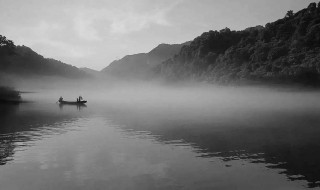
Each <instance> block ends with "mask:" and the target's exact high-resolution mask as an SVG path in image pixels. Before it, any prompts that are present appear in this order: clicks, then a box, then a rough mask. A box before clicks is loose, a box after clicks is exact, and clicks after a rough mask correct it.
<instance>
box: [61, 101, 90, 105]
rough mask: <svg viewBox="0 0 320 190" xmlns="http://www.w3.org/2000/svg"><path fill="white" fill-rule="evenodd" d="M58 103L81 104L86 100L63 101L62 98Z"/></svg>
mask: <svg viewBox="0 0 320 190" xmlns="http://www.w3.org/2000/svg"><path fill="white" fill-rule="evenodd" d="M59 103H60V104H68V105H83V104H85V103H87V101H86V100H81V101H74V102H72V101H64V100H59Z"/></svg>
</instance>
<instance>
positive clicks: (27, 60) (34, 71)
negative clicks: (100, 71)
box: [0, 35, 86, 78]
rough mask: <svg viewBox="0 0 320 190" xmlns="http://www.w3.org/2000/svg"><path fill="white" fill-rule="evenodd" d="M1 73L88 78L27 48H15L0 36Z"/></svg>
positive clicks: (76, 69)
mask: <svg viewBox="0 0 320 190" xmlns="http://www.w3.org/2000/svg"><path fill="white" fill-rule="evenodd" d="M0 73H7V74H17V75H22V76H31V75H40V76H62V77H67V78H79V77H84V76H86V74H85V72H83V71H81V70H79V69H78V68H77V67H73V66H71V65H68V64H65V63H62V62H61V61H57V60H54V59H48V58H44V57H43V56H41V55H39V54H37V53H36V52H34V51H33V50H31V49H30V48H28V47H26V46H15V45H14V43H13V42H12V41H10V40H7V39H6V37H5V36H1V35H0Z"/></svg>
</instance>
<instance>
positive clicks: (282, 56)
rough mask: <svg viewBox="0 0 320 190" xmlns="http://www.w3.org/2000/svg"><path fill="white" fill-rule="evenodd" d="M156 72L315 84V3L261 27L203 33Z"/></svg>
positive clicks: (319, 61)
mask: <svg viewBox="0 0 320 190" xmlns="http://www.w3.org/2000/svg"><path fill="white" fill-rule="evenodd" d="M157 72H158V73H160V74H161V75H162V76H164V77H166V78H168V79H173V80H177V79H187V78H189V79H190V78H191V79H196V80H202V81H209V82H221V83H228V82H234V81H248V80H259V81H273V82H275V81H279V82H280V81H281V82H302V83H307V84H317V83H319V74H320V3H319V4H318V5H317V4H316V3H311V4H310V5H309V6H308V8H306V9H303V10H301V11H299V12H297V13H293V11H288V13H287V14H286V15H285V17H284V18H282V19H280V20H277V21H275V22H273V23H268V24H266V26H265V27H263V26H257V27H252V28H247V29H245V30H243V31H231V30H230V29H228V28H226V29H223V30H220V31H209V32H205V33H203V34H202V35H201V36H199V37H197V38H195V39H194V40H193V41H192V42H191V44H190V45H188V46H184V47H183V48H182V49H181V51H180V53H179V54H178V55H176V56H175V57H173V58H172V59H169V60H167V61H165V62H164V63H162V64H161V65H160V66H159V67H158V68H157Z"/></svg>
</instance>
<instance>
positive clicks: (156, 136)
mask: <svg viewBox="0 0 320 190" xmlns="http://www.w3.org/2000/svg"><path fill="white" fill-rule="evenodd" d="M290 94H291V93H290V92H287V93H285V96H284V97H288V95H290ZM29 96H37V95H29ZM267 97H268V96H267ZM312 97H314V96H312ZM306 98H309V101H307V100H306V101H303V100H305V99H306ZM310 98H311V96H308V95H307V96H301V95H297V96H295V99H294V100H292V101H293V102H297V104H295V105H292V104H291V103H290V102H289V103H288V102H287V103H288V104H286V103H285V102H284V101H283V100H284V99H282V98H276V99H275V100H274V101H270V99H267V100H266V102H264V103H263V101H261V100H260V99H259V96H258V95H257V98H256V99H255V100H259V101H260V102H262V103H261V104H258V105H256V104H250V103H247V104H245V105H246V106H245V107H243V106H242V105H241V106H239V105H238V106H230V105H229V106H225V107H223V108H221V106H220V107H217V106H216V107H214V105H217V104H216V103H214V102H215V100H212V101H211V102H209V103H208V104H206V105H203V104H199V105H198V104H197V103H194V104H192V105H190V106H188V105H186V104H184V102H180V103H179V104H176V105H172V102H171V103H168V104H166V103H165V102H163V101H162V103H161V105H159V106H151V105H152V104H147V103H146V104H144V105H141V104H136V105H131V104H130V105H129V104H127V105H125V106H124V105H120V104H119V102H116V103H114V102H115V101H110V102H108V101H106V102H104V103H98V102H92V103H90V101H89V103H88V106H87V107H77V106H62V107H61V106H59V105H57V104H55V103H54V99H51V100H52V101H49V100H46V101H44V100H43V101H40V102H33V103H26V104H20V105H1V106H0V114H1V116H0V126H1V127H0V143H1V144H0V189H4V190H18V189H24V190H34V189H55V190H56V189H68V190H70V189H77V190H78V189H137V190H143V189H148V190H149V189H166V190H168V189H192V190H193V189H307V188H318V187H319V186H320V117H319V116H320V106H319V105H318V103H315V99H312V98H311V100H310ZM315 98H316V97H315ZM31 99H32V98H31ZM243 100H244V99H240V100H239V101H240V102H241V101H243ZM299 100H300V101H299ZM228 101H232V99H229V100H228ZM253 101H254V100H253ZM301 101H302V102H301ZM128 102H129V101H128ZM131 102H134V100H132V101H131ZM280 102H282V103H283V102H284V103H283V106H278V107H277V106H270V107H273V108H274V109H270V107H268V106H267V105H270V104H279V103H280ZM232 103H234V102H232ZM138 105H140V106H138ZM197 105H198V107H197ZM288 105H290V106H288ZM212 107H213V108H212ZM200 110H201V111H200ZM199 112H200V113H199ZM197 113H198V114H197Z"/></svg>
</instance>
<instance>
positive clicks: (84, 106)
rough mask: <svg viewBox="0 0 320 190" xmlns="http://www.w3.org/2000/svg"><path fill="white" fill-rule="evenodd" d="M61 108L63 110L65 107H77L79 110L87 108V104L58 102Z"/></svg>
mask: <svg viewBox="0 0 320 190" xmlns="http://www.w3.org/2000/svg"><path fill="white" fill-rule="evenodd" d="M58 105H59V108H60V110H63V107H76V108H77V110H78V111H80V110H82V109H83V108H86V107H87V105H86V104H58Z"/></svg>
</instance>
